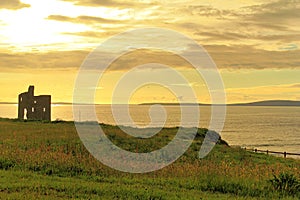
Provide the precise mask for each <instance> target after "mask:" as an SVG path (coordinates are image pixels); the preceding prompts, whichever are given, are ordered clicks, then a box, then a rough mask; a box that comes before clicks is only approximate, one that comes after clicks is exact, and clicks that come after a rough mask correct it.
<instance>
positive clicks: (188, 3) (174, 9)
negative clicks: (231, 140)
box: [0, 0, 300, 103]
mask: <svg viewBox="0 0 300 200" xmlns="http://www.w3.org/2000/svg"><path fill="white" fill-rule="evenodd" d="M299 10H300V0H231V1H224V0H185V1H179V0H172V1H171V0H156V1H149V0H130V1H129V0H122V1H120V0H42V1H41V0H1V1H0V94H1V95H0V102H17V95H18V94H19V93H21V92H24V91H26V90H27V88H28V86H29V85H35V88H36V89H35V92H36V94H37V95H39V94H51V95H52V101H53V102H72V101H73V91H74V87H75V81H76V78H77V75H78V72H79V69H80V66H81V65H82V63H83V62H84V60H85V59H86V57H87V56H88V55H89V53H90V52H92V51H93V50H94V49H95V48H97V47H98V46H99V45H100V44H102V43H103V42H105V41H106V40H107V39H109V38H111V37H114V36H115V35H117V34H120V33H122V32H124V31H128V30H134V29H136V28H149V27H157V28H165V29H170V30H173V31H176V32H178V33H181V34H184V35H186V36H187V37H189V38H191V39H193V40H194V41H196V42H197V43H198V44H199V45H201V46H202V47H203V48H204V49H205V50H206V51H207V53H208V54H209V55H210V57H211V58H212V59H213V61H214V62H215V64H216V66H217V68H218V72H219V73H220V75H221V77H222V79H223V83H224V88H225V93H226V101H227V102H228V103H236V102H251V101H261V100H270V99H272V100H274V99H275V100H276V99H286V100H300V92H299V89H300V79H299V78H300V49H299V46H300V20H299V19H300V12H299ZM141 38H142V39H144V41H147V35H146V34H145V36H144V37H141ZM124 40H125V39H124ZM142 42H143V41H142ZM168 42H176V44H177V43H178V47H179V48H180V47H181V45H182V44H181V42H180V41H172V38H166V41H165V43H166V44H167V43H168ZM120 43H122V41H120ZM164 45H165V44H164V42H163V43H162V47H163V46H164ZM111 48H114V47H111ZM115 48H117V45H116V47H115ZM129 48H130V47H129ZM103 55H104V54H103ZM147 62H155V63H159V62H162V63H163V64H168V65H170V66H171V67H172V68H174V69H176V70H177V71H178V72H179V73H182V74H183V76H185V77H186V79H187V80H188V84H185V85H184V84H182V83H181V82H180V81H178V82H177V79H176V78H174V77H172V76H170V75H169V72H168V70H166V69H165V68H163V67H159V66H158V67H144V68H139V69H137V70H135V69H133V68H134V67H136V65H140V64H145V63H147ZM129 71H130V72H131V73H132V77H133V79H137V80H138V79H145V78H146V77H147V76H149V74H152V75H153V76H161V77H165V78H166V79H167V80H169V81H170V83H169V84H170V85H173V86H175V87H177V89H178V91H181V92H180V93H182V95H179V94H174V92H172V91H170V89H168V87H166V86H163V85H158V84H148V85H142V86H141V87H139V88H138V89H136V90H135V91H131V93H130V95H129V97H128V94H125V93H126V92H119V93H118V94H117V95H116V96H117V97H116V100H114V101H115V102H118V103H124V101H127V100H128V101H129V102H131V103H142V102H178V99H181V100H182V99H183V101H185V102H189V101H190V99H188V97H186V96H185V95H184V91H186V90H187V89H186V88H187V87H189V88H192V89H193V90H194V92H195V95H196V99H197V102H203V103H210V102H211V96H210V93H211V91H209V89H208V86H207V84H206V82H205V80H204V79H203V78H202V77H201V75H199V74H197V72H196V71H195V70H194V69H193V68H192V67H191V66H189V63H187V62H185V61H184V60H181V59H180V58H178V56H176V55H174V54H172V53H170V52H162V51H155V50H143V49H142V50H137V51H135V52H131V53H130V54H129V55H124V56H121V57H120V58H118V59H117V60H116V62H115V63H113V64H112V66H110V67H109V68H108V70H107V71H105V72H104V74H103V76H102V78H101V79H100V80H99V82H98V85H97V86H96V87H95V91H96V94H95V99H94V100H95V103H111V102H112V98H113V96H114V95H115V94H114V93H113V91H114V88H115V87H116V86H117V85H118V82H119V81H120V79H121V78H122V77H123V76H124V74H126V73H127V72H129ZM95 73H99V72H95ZM130 84H131V83H130V81H129V82H128V81H127V82H122V87H123V88H124V89H126V88H130ZM122 95H123V96H122Z"/></svg>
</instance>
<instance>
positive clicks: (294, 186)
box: [270, 172, 300, 195]
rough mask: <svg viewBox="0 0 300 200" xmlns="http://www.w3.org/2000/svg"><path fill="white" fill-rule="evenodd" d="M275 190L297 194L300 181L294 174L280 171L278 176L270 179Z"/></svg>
mask: <svg viewBox="0 0 300 200" xmlns="http://www.w3.org/2000/svg"><path fill="white" fill-rule="evenodd" d="M270 182H271V185H272V187H273V189H274V190H276V191H278V192H279V193H281V194H289V195H295V194H296V193H297V192H299V191H300V181H299V180H298V179H297V177H296V176H295V175H294V174H291V173H284V172H283V173H280V174H279V175H278V176H276V175H273V178H272V179H271V180H270Z"/></svg>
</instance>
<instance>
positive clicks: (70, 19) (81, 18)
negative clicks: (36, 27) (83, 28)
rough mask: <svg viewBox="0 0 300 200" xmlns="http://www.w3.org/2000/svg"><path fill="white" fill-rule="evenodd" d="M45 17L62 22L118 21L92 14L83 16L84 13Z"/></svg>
mask: <svg viewBox="0 0 300 200" xmlns="http://www.w3.org/2000/svg"><path fill="white" fill-rule="evenodd" d="M47 19H49V20H56V21H62V22H71V23H81V24H98V23H101V24H103V23H105V24H111V23H116V22H118V21H119V20H114V19H106V18H102V17H92V16H84V15H83V16H78V17H75V18H73V17H67V16H64V15H50V16H48V18H47ZM119 22H120V21H119Z"/></svg>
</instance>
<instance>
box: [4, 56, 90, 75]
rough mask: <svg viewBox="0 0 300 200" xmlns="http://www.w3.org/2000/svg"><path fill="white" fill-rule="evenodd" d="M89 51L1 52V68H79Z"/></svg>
mask: <svg viewBox="0 0 300 200" xmlns="http://www.w3.org/2000/svg"><path fill="white" fill-rule="evenodd" d="M88 53H89V52H88V51H60V52H59V51H56V52H47V53H34V52H31V53H9V52H7V53H0V69H1V70H2V71H9V70H17V69H20V70H30V69H77V68H79V67H80V65H81V63H82V62H83V61H84V59H85V57H86V56H87V55H88Z"/></svg>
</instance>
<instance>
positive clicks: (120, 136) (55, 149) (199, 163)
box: [0, 119, 300, 199]
mask: <svg viewBox="0 0 300 200" xmlns="http://www.w3.org/2000/svg"><path fill="white" fill-rule="evenodd" d="M102 128H103V130H104V132H105V133H106V134H107V136H108V138H110V139H111V140H112V141H113V142H114V143H115V144H117V145H119V146H120V147H122V148H124V149H126V150H129V151H132V152H147V151H149V150H153V149H158V148H160V147H162V146H164V145H166V144H167V143H168V142H169V141H170V140H172V138H173V137H174V135H175V134H176V132H177V128H167V129H163V130H162V131H161V132H160V133H159V134H158V135H156V136H154V137H153V138H150V139H138V138H132V137H129V136H128V135H126V134H125V133H123V132H122V131H121V130H120V129H119V128H118V127H116V126H110V125H102ZM145 131H147V130H146V129H145ZM206 132H207V129H199V130H198V132H197V137H196V138H195V140H194V142H193V144H192V145H191V147H190V148H189V149H188V151H187V152H186V153H185V154H184V155H183V156H182V157H181V158H180V159H178V160H177V161H176V162H175V163H173V164H171V165H169V166H167V167H165V168H163V169H161V170H159V171H155V172H151V173H146V174H130V173H124V172H119V171H116V170H114V169H111V168H109V167H106V166H104V165H103V164H101V163H100V162H99V161H97V160H96V159H95V158H93V156H92V155H91V154H89V152H88V151H87V150H86V149H85V147H84V146H83V144H82V142H81V140H80V139H79V137H78V135H77V132H76V130H75V126H74V124H73V123H71V122H59V123H58V122H55V123H54V122H52V123H42V122H20V121H17V120H8V119H0V177H1V178H0V199H33V198H34V199H68V198H74V199H278V198H283V199H299V198H300V193H299V190H298V189H299V186H297V184H298V185H299V183H298V181H299V177H300V160H294V159H283V158H276V157H273V156H267V155H264V154H255V153H252V152H247V151H245V150H243V149H240V148H232V147H230V146H228V145H227V144H226V142H225V141H223V140H221V139H220V140H219V142H218V144H217V145H216V146H215V147H214V149H213V151H212V152H211V153H210V154H209V155H208V156H207V157H205V158H204V159H199V158H198V152H199V150H200V147H201V144H202V141H203V138H204V136H205V134H206ZM286 177H287V179H288V181H290V180H294V181H295V183H290V182H288V181H285V178H286ZM270 180H272V181H270ZM277 180H278V181H279V182H276V181H277ZM280 181H281V182H282V183H281V182H280ZM284 181H285V182H284ZM281 185H282V186H285V187H282V188H281V187H279V186H281Z"/></svg>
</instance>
